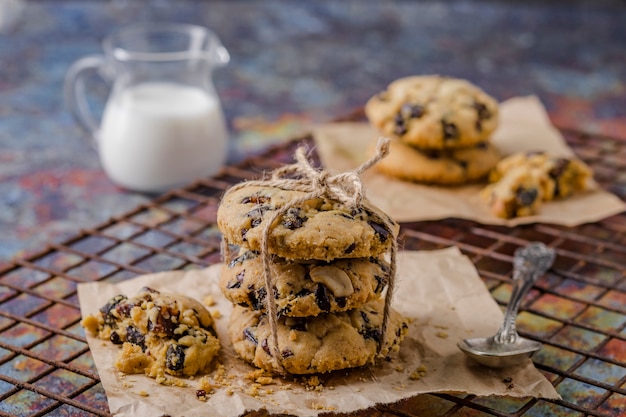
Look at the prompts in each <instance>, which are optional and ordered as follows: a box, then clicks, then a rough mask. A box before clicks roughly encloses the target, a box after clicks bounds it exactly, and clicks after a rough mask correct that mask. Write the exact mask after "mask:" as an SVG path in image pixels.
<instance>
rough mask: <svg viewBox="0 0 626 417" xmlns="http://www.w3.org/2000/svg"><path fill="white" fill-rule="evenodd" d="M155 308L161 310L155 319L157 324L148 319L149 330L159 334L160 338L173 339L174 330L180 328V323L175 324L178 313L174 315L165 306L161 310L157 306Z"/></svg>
mask: <svg viewBox="0 0 626 417" xmlns="http://www.w3.org/2000/svg"><path fill="white" fill-rule="evenodd" d="M155 308H158V309H159V312H158V314H156V318H155V319H156V322H153V321H152V319H148V330H150V331H153V332H154V333H157V334H158V335H159V336H168V337H172V336H173V335H174V330H176V328H177V327H178V323H175V322H174V320H173V319H174V318H176V319H178V316H179V315H178V313H173V312H172V311H171V310H170V309H169V308H167V307H165V306H162V307H160V308H159V307H157V306H155ZM151 316H152V315H151Z"/></svg>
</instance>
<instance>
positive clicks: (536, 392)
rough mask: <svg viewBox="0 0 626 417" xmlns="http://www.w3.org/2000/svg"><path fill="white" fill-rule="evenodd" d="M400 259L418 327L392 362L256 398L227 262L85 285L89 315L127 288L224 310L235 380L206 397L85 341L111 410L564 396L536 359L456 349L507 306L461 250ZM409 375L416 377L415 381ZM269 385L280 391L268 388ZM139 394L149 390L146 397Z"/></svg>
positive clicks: (221, 323)
mask: <svg viewBox="0 0 626 417" xmlns="http://www.w3.org/2000/svg"><path fill="white" fill-rule="evenodd" d="M397 265H398V273H397V281H398V285H397V287H396V292H395V293H394V304H393V305H394V308H396V309H397V310H398V311H400V312H401V313H402V314H404V315H405V316H407V317H408V318H410V319H411V324H410V326H409V333H408V335H407V337H406V339H405V340H404V342H403V343H402V345H401V349H400V351H399V352H398V353H396V354H394V355H393V356H392V360H391V361H389V362H388V361H381V363H380V364H377V365H376V366H370V367H365V368H361V369H357V370H351V371H340V372H336V373H332V374H327V375H322V376H320V379H321V381H322V386H323V388H322V389H318V390H312V389H310V388H309V389H308V390H307V388H306V385H305V384H303V383H302V381H303V378H295V379H292V380H281V379H280V378H275V384H272V385H267V386H262V387H261V388H260V393H261V395H260V396H258V397H255V396H252V395H248V394H247V393H246V392H247V390H249V386H250V381H249V380H246V379H245V375H246V374H247V373H249V372H250V371H252V370H253V369H254V368H253V367H251V366H248V365H247V364H245V363H243V362H242V361H241V360H239V359H238V358H236V356H235V353H234V351H233V349H232V346H231V344H230V342H229V339H228V336H227V334H226V325H227V322H228V317H229V315H230V312H231V309H232V307H231V304H230V303H229V302H228V301H227V300H226V299H225V298H223V296H222V295H221V293H220V290H219V287H218V282H219V271H220V265H213V266H211V267H209V268H207V269H203V270H190V271H172V272H162V273H157V274H150V275H144V276H140V277H137V278H135V279H132V280H129V281H125V282H121V283H117V284H108V283H84V284H80V285H79V286H78V296H79V301H80V307H81V313H82V314H83V316H85V315H87V314H90V313H91V314H93V313H96V312H97V310H98V308H99V307H100V306H102V305H104V304H105V303H106V301H107V300H108V299H109V298H110V297H112V296H114V295H116V294H120V293H122V294H126V295H129V296H131V295H134V294H135V293H136V292H137V291H138V290H139V289H140V288H141V287H143V286H150V287H152V288H154V289H156V290H160V291H169V292H177V293H183V294H186V295H188V296H192V297H195V298H197V299H199V300H202V299H203V298H204V297H205V296H207V295H212V296H213V298H214V300H215V301H216V304H215V306H213V307H209V311H216V310H217V311H219V312H220V313H221V315H222V317H221V318H220V319H218V320H217V333H218V335H219V337H220V340H221V344H222V353H221V355H220V356H219V358H218V359H217V362H218V363H221V364H223V365H224V367H225V369H226V373H227V379H228V381H229V383H230V385H231V386H230V388H226V387H218V388H216V389H215V390H214V392H213V393H212V394H211V395H210V397H209V400H208V401H207V402H201V401H199V400H198V399H196V396H195V390H196V388H195V384H196V382H195V381H189V384H190V385H189V386H188V387H182V388H181V387H169V386H163V385H159V384H157V383H156V382H155V381H154V380H152V379H150V378H148V377H145V376H143V375H127V376H124V375H122V374H120V373H119V372H117V371H116V370H115V368H114V366H113V362H114V358H115V356H116V354H117V352H118V347H116V346H114V345H113V344H111V343H109V342H106V341H102V340H99V339H95V338H93V337H88V338H87V340H88V343H89V347H90V349H91V353H92V355H93V358H94V361H95V364H96V366H97V368H98V373H99V375H100V378H101V379H102V385H103V386H104V389H105V391H106V394H107V398H108V400H109V407H110V409H111V412H112V413H114V414H115V415H118V416H133V417H135V416H148V415H150V416H160V415H164V414H168V415H170V416H172V417H175V416H185V417H194V416H207V415H211V416H224V417H226V416H238V415H241V414H242V413H244V412H245V411H251V410H257V409H262V408H266V409H267V410H268V411H269V412H271V413H288V414H292V415H298V416H315V415H318V414H319V413H322V412H329V411H336V412H351V411H354V410H358V409H364V408H368V407H371V406H373V405H375V404H376V403H392V402H396V401H399V400H401V399H403V398H409V397H412V396H415V395H417V394H420V393H428V392H431V393H432V392H458V393H468V394H477V395H506V396H512V397H523V396H534V397H544V398H559V395H558V394H557V393H556V391H555V390H554V388H553V387H552V385H551V384H550V383H549V382H548V381H547V379H546V378H545V377H544V376H543V375H542V374H541V373H540V372H539V371H537V369H536V368H535V367H534V365H533V364H532V362H531V361H530V360H529V361H527V362H526V363H525V364H523V365H519V366H517V367H515V368H509V369H505V370H498V371H496V370H491V369H488V368H484V367H482V366H480V365H477V364H475V363H473V362H472V361H470V360H469V359H467V358H466V357H465V356H464V355H463V354H462V353H461V351H459V349H458V348H457V347H456V343H457V342H458V341H459V340H460V339H463V338H466V337H478V336H490V335H492V334H494V333H495V332H496V330H497V329H498V328H499V325H500V323H501V320H502V312H501V310H500V308H499V307H498V305H497V304H496V303H495V301H494V300H493V298H492V297H491V295H490V294H489V291H488V290H487V288H486V287H485V285H484V284H483V282H482V280H481V279H480V277H479V276H478V273H477V272H476V269H475V268H474V265H473V264H472V262H471V261H470V260H469V259H468V258H467V257H465V256H464V255H462V254H461V253H460V251H459V250H458V249H457V248H454V247H452V248H448V249H443V250H437V251H420V252H414V251H405V252H400V253H399V254H398V264H397ZM411 374H416V375H417V376H418V378H417V379H411V378H410V375H411ZM229 378H230V379H229ZM508 378H511V380H510V381H509V380H508ZM505 380H506V381H507V382H505ZM511 384H512V386H511ZM268 389H272V390H273V393H266V392H265V390H268ZM229 390H231V391H232V394H231V395H229ZM142 391H143V392H145V393H148V394H149V396H147V397H146V396H142V395H140V393H141V392H142Z"/></svg>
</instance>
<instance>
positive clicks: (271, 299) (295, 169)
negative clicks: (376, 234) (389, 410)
mask: <svg viewBox="0 0 626 417" xmlns="http://www.w3.org/2000/svg"><path fill="white" fill-rule="evenodd" d="M388 153H389V139H388V138H384V137H383V138H380V139H379V140H378V143H377V146H376V153H375V154H374V156H372V158H370V159H369V160H368V161H366V162H364V163H363V164H362V165H361V166H359V167H358V168H357V169H355V170H352V171H347V172H343V173H339V174H331V173H329V172H327V171H324V170H318V169H316V168H315V167H313V166H312V165H311V162H310V161H309V160H308V158H307V156H306V148H305V147H298V149H296V152H295V159H296V162H295V163H294V164H290V165H285V166H283V167H281V168H278V169H276V170H274V171H273V172H272V175H271V178H269V179H263V180H253V181H245V182H241V183H239V184H236V185H234V186H233V187H231V188H230V189H228V190H227V191H226V193H225V194H224V197H225V196H226V195H228V194H229V193H232V192H234V191H237V190H239V189H241V188H247V187H252V186H263V187H273V188H279V189H282V190H286V191H300V192H304V193H305V194H304V195H302V196H301V197H299V198H297V199H293V200H291V201H289V202H288V203H287V204H285V205H284V206H283V207H281V208H280V209H278V210H276V211H275V212H274V213H273V214H272V215H271V217H270V218H269V220H268V221H267V222H266V223H265V226H264V229H263V234H262V238H261V257H262V261H263V275H264V276H263V278H264V283H265V288H266V297H265V308H266V310H265V311H266V312H267V317H268V323H269V325H270V333H271V340H270V341H269V344H270V345H269V349H270V352H273V356H274V360H275V362H276V365H277V369H278V370H279V371H280V372H283V373H284V368H283V365H282V353H281V351H280V346H279V344H278V313H277V310H276V297H275V294H274V290H273V288H274V283H273V277H272V273H271V254H270V252H269V250H268V246H269V236H270V233H271V231H272V229H273V228H274V227H275V226H276V225H277V224H278V222H279V221H280V219H281V218H282V217H283V215H284V214H285V213H287V211H289V209H290V208H292V207H297V206H299V205H300V204H302V203H304V202H306V201H309V200H313V199H316V198H325V199H329V200H333V201H337V202H340V203H342V204H343V205H345V206H346V207H348V208H351V209H355V208H358V207H365V208H370V210H369V212H370V214H371V215H372V216H373V217H374V218H373V220H377V221H378V222H380V223H381V224H382V225H383V226H384V228H385V229H386V230H387V232H388V233H389V236H391V249H390V271H389V282H388V284H387V292H386V294H385V300H384V303H385V304H384V310H383V321H382V326H381V340H380V344H379V346H378V351H379V352H380V350H381V349H382V347H383V346H385V344H386V341H387V327H388V322H389V313H390V308H391V299H392V296H393V290H394V285H395V276H396V252H397V242H396V239H395V238H393V224H392V221H391V220H390V219H389V218H387V217H386V216H379V215H378V214H377V209H375V208H373V207H372V206H371V203H369V202H368V201H367V200H366V199H365V194H364V188H363V184H362V182H361V179H360V177H359V176H360V174H361V173H363V172H364V171H365V170H367V169H368V168H370V167H372V166H373V165H375V164H376V163H377V162H378V161H380V160H381V159H382V158H384V157H385V156H387V154H388ZM222 253H223V255H224V261H225V262H226V263H228V262H230V260H231V259H230V250H229V248H228V245H227V243H226V241H225V240H224V238H222Z"/></svg>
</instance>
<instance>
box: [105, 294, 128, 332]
mask: <svg viewBox="0 0 626 417" xmlns="http://www.w3.org/2000/svg"><path fill="white" fill-rule="evenodd" d="M127 299H128V298H127V297H126V296H125V295H122V294H120V295H116V296H115V297H113V298H111V299H110V300H109V301H108V302H107V303H106V304H105V305H103V306H102V307H100V312H101V313H102V316H103V318H104V323H105V324H109V325H112V324H114V323H115V322H116V320H117V318H116V317H115V316H114V315H113V314H111V311H112V310H113V309H114V308H115V307H117V306H118V305H119V304H120V303H121V302H122V301H124V300H127Z"/></svg>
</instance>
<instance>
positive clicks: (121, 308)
mask: <svg viewBox="0 0 626 417" xmlns="http://www.w3.org/2000/svg"><path fill="white" fill-rule="evenodd" d="M135 305H137V304H133V303H129V302H126V303H120V304H118V305H117V307H115V312H116V313H117V316H118V317H130V311H131V310H132V309H133V307H135ZM105 323H106V319H105Z"/></svg>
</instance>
